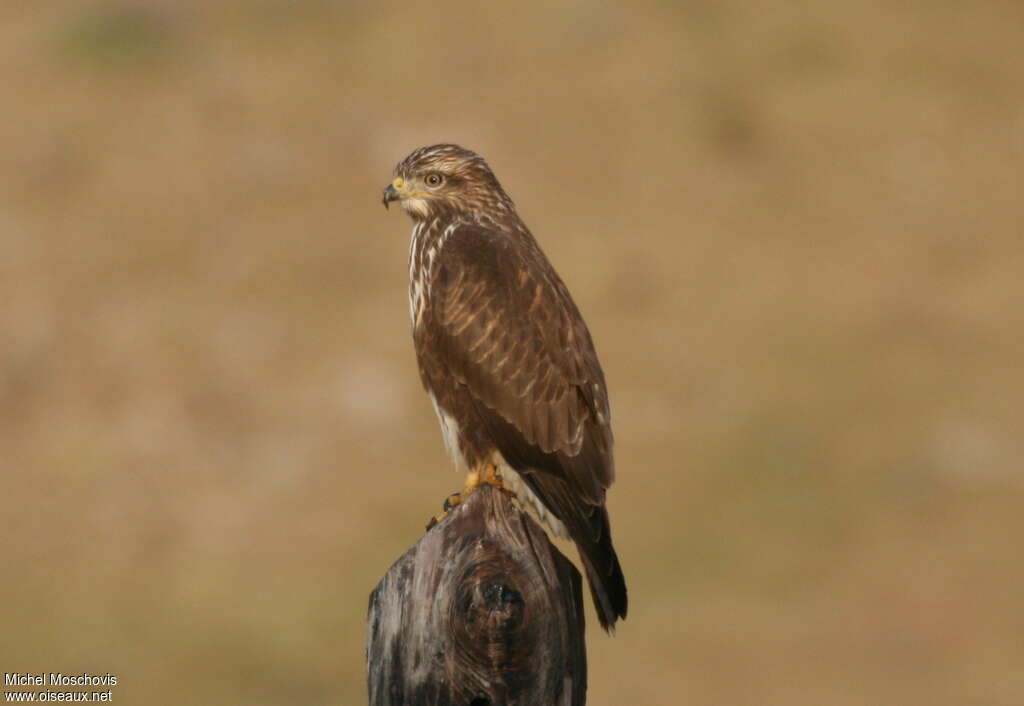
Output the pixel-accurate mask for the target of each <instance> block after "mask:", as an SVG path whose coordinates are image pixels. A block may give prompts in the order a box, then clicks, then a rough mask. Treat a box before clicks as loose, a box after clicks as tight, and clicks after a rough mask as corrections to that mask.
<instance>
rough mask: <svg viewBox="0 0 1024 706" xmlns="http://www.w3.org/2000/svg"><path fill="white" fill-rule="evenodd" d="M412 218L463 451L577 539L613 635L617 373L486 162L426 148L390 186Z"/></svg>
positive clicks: (429, 317)
mask: <svg viewBox="0 0 1024 706" xmlns="http://www.w3.org/2000/svg"><path fill="white" fill-rule="evenodd" d="M392 201H399V202H401V205H402V208H403V209H404V210H405V212H406V213H408V214H409V216H410V217H411V218H412V220H413V223H414V226H413V230H412V245H411V248H410V253H409V280H410V286H409V307H410V314H411V317H412V325H413V341H414V343H415V347H416V358H417V360H418V362H419V371H420V377H421V379H422V381H423V386H424V387H425V388H426V390H427V392H428V394H429V395H430V399H431V400H432V401H433V403H434V408H435V409H436V410H437V416H438V419H439V420H440V423H441V431H442V433H443V435H444V440H445V443H446V445H447V448H448V452H449V454H450V455H451V456H452V458H453V459H454V460H455V463H456V465H457V466H458V467H459V468H460V469H462V470H465V471H466V472H467V474H468V481H467V487H466V492H471V491H472V489H473V488H474V487H476V486H477V485H478V484H479V483H481V482H490V483H494V484H496V485H503V486H504V487H506V488H507V489H509V490H511V491H512V492H513V493H514V494H515V495H516V497H517V499H518V500H519V501H520V502H521V503H522V504H524V505H526V506H529V507H530V508H531V509H532V510H533V511H534V512H535V513H536V514H537V515H538V516H540V518H541V519H542V520H543V521H545V522H546V523H547V524H548V525H549V526H550V527H551V528H552V530H553V531H554V532H555V533H556V534H559V535H561V536H563V537H568V538H571V539H572V540H573V542H575V543H576V547H577V548H578V549H579V552H580V557H581V559H582V561H583V565H584V567H585V569H586V573H587V578H588V581H589V584H590V590H591V595H592V596H593V599H594V605H595V607H596V608H597V615H598V618H599V619H600V621H601V626H602V627H603V628H604V629H605V630H607V631H609V632H611V630H612V628H613V627H614V625H615V621H616V620H618V619H619V618H625V617H626V607H627V600H626V583H625V579H624V578H623V575H622V568H621V567H620V566H619V559H618V557H617V556H616V554H615V549H614V548H613V547H612V536H611V528H610V526H609V524H608V512H607V510H606V509H605V491H606V490H607V488H608V487H609V486H610V485H611V484H612V481H613V480H614V478H615V467H614V463H613V460H612V429H611V415H610V413H609V410H608V395H607V392H606V389H605V381H604V373H603V372H602V370H601V365H600V363H599V362H598V360H597V353H596V352H595V351H594V344H593V342H592V341H591V338H590V332H589V331H588V330H587V326H586V324H585V323H584V322H583V317H582V316H581V315H580V312H579V310H578V309H577V308H576V304H575V303H574V302H573V300H572V297H571V296H570V295H569V290H568V289H566V287H565V284H563V283H562V280H561V278H560V277H559V276H558V274H557V273H556V272H555V269H554V268H553V267H552V266H551V263H550V262H548V259H547V257H546V256H545V255H544V253H543V252H542V251H541V249H540V246H539V245H538V244H537V241H536V240H535V239H534V237H533V235H531V233H530V231H529V229H527V227H526V225H525V224H524V223H523V221H522V220H521V219H520V218H519V216H518V214H517V213H516V210H515V206H514V204H513V203H512V199H511V198H509V196H508V194H506V193H505V190H504V189H502V187H501V184H499V183H498V180H497V178H496V177H495V176H494V173H493V172H492V171H491V169H490V167H488V166H487V163H486V162H485V161H484V160H483V158H482V157H480V156H479V155H477V154H476V153H474V152H471V151H470V150H467V149H463V148H462V147H459V146H457V145H447V144H443V145H433V146H430V147H422V148H420V149H418V150H416V151H414V152H413V153H412V154H410V155H409V156H408V157H406V158H405V159H403V160H402V161H401V162H400V163H399V164H398V166H397V167H396V168H395V171H394V180H393V181H392V182H391V184H389V185H388V186H387V188H385V189H384V205H385V206H387V205H388V204H389V203H391V202H392Z"/></svg>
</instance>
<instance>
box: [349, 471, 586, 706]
mask: <svg viewBox="0 0 1024 706" xmlns="http://www.w3.org/2000/svg"><path fill="white" fill-rule="evenodd" d="M583 628H584V625H583V602H582V590H581V583H580V574H579V572H578V571H577V570H576V568H575V567H574V566H573V565H572V563H571V562H570V561H569V560H568V559H566V558H565V557H564V556H563V555H562V554H561V553H560V552H559V551H558V550H557V549H555V547H554V546H552V544H551V542H550V541H549V540H548V537H547V534H546V533H545V532H544V530H543V529H541V528H540V527H539V526H538V525H537V523H536V522H534V520H533V519H532V518H531V517H530V516H529V515H527V514H526V513H524V512H523V511H521V510H520V509H519V508H518V507H516V505H515V504H514V503H513V502H512V500H511V499H510V498H509V496H508V495H507V494H506V493H504V492H502V491H500V490H498V489H496V488H494V487H493V486H489V485H484V486H481V487H480V488H478V489H477V490H476V491H475V492H473V493H472V494H471V495H470V496H469V497H468V498H467V499H466V500H465V501H464V502H463V503H462V504H461V505H459V506H458V507H456V508H455V509H454V510H452V511H451V512H450V513H449V514H448V516H447V517H446V518H445V519H444V520H442V521H441V522H440V523H439V524H438V525H436V526H435V527H433V528H432V529H431V530H430V531H428V532H427V534H426V535H425V536H424V537H423V538H422V539H420V541H419V542H417V543H416V545H415V546H413V547H412V548H411V549H410V550H409V551H407V552H406V553H405V554H404V555H403V556H402V558H400V559H399V560H398V561H397V562H395V564H394V565H393V566H392V567H391V568H390V569H389V570H388V572H387V574H386V575H385V576H384V578H383V579H382V580H381V582H380V583H379V584H378V585H377V588H376V589H375V590H374V591H373V593H372V594H371V595H370V610H369V616H368V634H367V641H366V666H367V673H368V681H369V691H370V706H428V705H429V706H513V705H518V706H540V705H543V706H548V705H551V706H582V705H583V704H584V703H585V702H586V689H587V659H586V651H585V647H584V640H583Z"/></svg>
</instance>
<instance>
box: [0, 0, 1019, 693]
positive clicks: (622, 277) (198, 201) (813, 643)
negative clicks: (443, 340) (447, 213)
mask: <svg viewBox="0 0 1024 706" xmlns="http://www.w3.org/2000/svg"><path fill="white" fill-rule="evenodd" d="M1022 47H1024V9H1022V6H1021V4H1020V3H1019V2H1016V1H1009V0H1007V1H1002V2H1001V1H995V0H992V1H989V0H980V1H978V2H956V1H946V2H942V1H939V0H934V1H926V0H905V1H904V2H899V3H892V2H864V3H852V2H838V1H837V0H824V1H823V2H816V3H812V2H790V1H785V0H765V1H764V2H758V3H747V2H740V1H739V0H722V1H720V2H711V1H709V0H693V1H691V2H678V3H676V2H639V3H615V2H595V3H586V2H570V3H555V4H548V3H543V2H523V3H515V4H504V3H503V4H490V3H477V2H468V1H467V2H450V3H448V2H435V3H410V2H377V3H358V4H357V3H353V4H346V3H341V2H328V1H327V0H293V1H291V2H288V1H286V0H257V1H255V2H241V1H240V0H237V1H235V0H230V1H228V0H226V1H223V2H201V1H200V0H187V1H184V2H172V1H171V0H150V1H148V2H141V1H140V2H110V1H103V0H101V1H99V2H72V1H71V0H67V1H60V2H57V1H51V2H38V1H35V2H30V1H28V0H4V2H3V3H2V5H0V87H2V88H0V92H2V96H3V98H2V106H3V107H2V111H0V473H2V475H0V485H2V488H0V496H2V500H0V507H2V532H0V577H2V578H0V632H2V638H0V670H2V671H7V672H9V671H34V672H38V671H58V670H61V671H64V672H72V673H81V672H83V671H88V672H93V673H97V672H98V673H106V672H112V673H114V674H116V675H117V676H118V677H119V685H118V686H117V687H114V699H115V702H120V703H126V704H146V705H149V704H154V705H156V704H179V703H190V704H211V705H214V704H216V705H225V704H227V705H230V704H252V705H275V704H342V705H347V704H360V703H364V702H365V686H364V665H363V639H364V626H363V620H364V615H365V610H366V605H367V596H368V594H369V592H370V590H371V589H372V588H373V586H374V585H375V584H376V582H377V580H378V579H379V578H380V577H381V576H382V575H383V574H384V572H385V571H386V569H387V567H388V566H389V564H390V563H391V561H393V560H394V559H395V558H397V557H398V556H399V555H400V553H401V552H402V551H403V550H404V549H406V548H407V547H408V546H410V545H411V544H412V543H413V542H414V541H415V540H416V539H417V538H418V537H419V536H420V534H421V532H422V529H423V525H424V523H425V521H426V520H427V519H428V517H429V516H430V515H432V514H433V513H435V512H436V511H438V509H439V508H440V504H441V501H442V500H443V498H444V497H445V496H446V495H447V494H448V493H449V492H451V491H453V490H455V489H456V488H458V487H459V486H460V485H461V482H462V479H461V478H459V477H458V476H457V475H455V474H454V472H453V471H452V470H451V464H450V462H449V461H448V459H447V458H446V457H445V454H444V450H443V445H442V442H441V437H440V434H439V432H438V429H437V427H436V421H435V418H434V413H433V410H432V409H431V407H430V404H429V402H428V401H427V398H426V396H425V395H424V394H423V393H422V391H421V389H420V385H419V381H418V379H417V376H416V372H415V364H414V358H413V352H412V345H411V341H410V336H409V323H408V311H407V293H406V278H407V262H406V258H407V252H408V235H409V230H410V225H409V223H408V220H407V219H406V218H405V216H404V215H402V214H401V213H396V212H395V210H394V209H392V212H391V213H387V212H385V211H384V209H383V208H382V207H381V204H380V191H381V189H382V188H383V186H384V185H385V184H386V183H387V182H388V180H389V179H390V174H391V169H392V167H393V165H394V164H395V163H396V162H397V161H398V160H399V159H400V158H402V157H403V156H404V155H405V154H406V153H407V152H409V151H410V150H411V149H413V148H415V147H417V146H420V145H422V144H427V143H431V142H437V141H456V142H459V143H461V144H463V145H465V146H467V147H471V148H473V149H476V150H477V151H479V152H481V153H482V154H483V155H484V156H485V157H486V158H487V159H488V160H489V161H490V163H491V164H492V166H493V167H494V169H495V171H496V172H497V174H498V175H499V177H500V178H501V180H502V181H503V183H504V185H505V186H506V188H507V189H508V191H509V192H510V193H511V195H512V197H513V198H514V199H515V200H516V202H517V204H518V206H519V209H520V212H521V214H522V215H523V217H524V218H525V220H526V222H527V223H528V224H529V225H530V226H531V228H532V229H533V230H534V232H535V234H536V235H537V237H538V238H539V239H540V241H541V243H542V244H543V246H544V247H545V249H546V250H547V252H548V254H549V255H550V257H551V259H552V260H553V262H554V263H555V265H556V266H557V267H558V269H559V271H560V272H561V273H562V275H563V277H564V279H565V280H566V282H567V283H568V285H569V287H570V288H571V289H572V291H573V293H574V295H575V297H576V299H577V301H578V303H579V305H580V307H581V309H582V310H583V312H584V314H585V316H586V317H587V320H588V322H589V324H590V327H591V330H592V332H593V335H594V338H595V340H596V343H597V346H598V351H599V353H600V355H601V358H602V361H603V363H604V367H605V370H606V373H607V377H608V381H609V386H610V392H611V400H612V408H613V416H614V421H615V430H616V435H617V442H618V443H617V459H618V471H619V478H618V482H617V483H616V485H615V486H614V488H613V490H612V492H611V494H610V496H609V506H610V509H611V513H612V520H613V526H614V529H615V536H616V544H617V546H618V548H619V551H620V554H621V557H622V562H623V566H624V567H625V570H626V575H627V579H628V581H629V586H630V597H631V601H632V602H631V609H630V615H629V619H628V620H627V621H626V622H625V623H623V624H622V626H621V628H620V630H619V631H618V634H617V636H616V637H615V638H614V639H610V638H607V637H605V636H604V635H602V634H601V633H600V631H599V630H598V629H597V627H596V621H595V620H594V619H593V614H592V613H590V614H589V615H590V620H589V634H588V643H589V659H590V666H591V676H590V701H589V703H590V704H591V705H592V706H603V705H621V704H634V705H637V706H640V705H646V704H668V705H675V704H708V705H720V704H752V705H757V706H769V705H779V706H799V705H807V706H820V705H822V704H827V705H829V706H848V705H849V706H853V705H858V706H861V705H863V706H877V705H879V704H906V705H908V706H909V705H911V704H928V705H929V706H967V705H971V706H975V705H977V706H1018V705H1019V704H1021V703H1024V639H1022V637H1021V636H1022V634H1024V595H1022V590H1021V589H1022V586H1024V552H1022V547H1021V537H1022V533H1024V477H1022V467H1021V466H1022V458H1024V441H1022V434H1021V431H1022V429H1024V422H1022V419H1021V416H1022V410H1024V363H1022V354H1024V314H1022V311H1024V309H1022V304H1024V199H1022V185H1021V181H1022V175H1024V48H1022ZM588 610H589V608H588Z"/></svg>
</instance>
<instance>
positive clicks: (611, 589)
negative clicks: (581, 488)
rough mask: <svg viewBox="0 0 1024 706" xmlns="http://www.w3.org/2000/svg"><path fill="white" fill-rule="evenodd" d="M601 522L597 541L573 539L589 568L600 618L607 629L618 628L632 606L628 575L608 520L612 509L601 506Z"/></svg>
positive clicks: (587, 569)
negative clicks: (622, 564) (626, 576)
mask: <svg viewBox="0 0 1024 706" xmlns="http://www.w3.org/2000/svg"><path fill="white" fill-rule="evenodd" d="M597 514H599V515H600V517H599V518H598V519H599V520H600V522H601V529H602V532H601V536H600V539H598V540H597V541H596V542H594V541H588V539H582V538H581V539H582V541H581V539H577V538H576V537H575V536H574V537H573V539H574V540H575V542H576V548H577V549H578V550H579V552H580V558H581V559H582V561H583V566H584V568H585V569H586V571H587V583H588V584H590V595H591V597H592V598H593V599H594V608H596V609H597V619H598V620H599V621H600V623H601V627H602V628H604V630H605V632H608V633H611V632H614V630H615V622H616V621H617V620H619V619H620V618H621V619H625V617H626V612H627V610H628V608H629V598H628V595H627V593H626V578H625V576H623V574H622V566H620V565H619V557H618V555H617V554H616V553H615V548H614V547H613V546H612V533H611V527H610V526H609V523H608V512H607V510H605V509H604V507H600V508H597Z"/></svg>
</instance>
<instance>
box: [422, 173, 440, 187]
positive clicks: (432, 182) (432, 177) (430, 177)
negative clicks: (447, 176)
mask: <svg viewBox="0 0 1024 706" xmlns="http://www.w3.org/2000/svg"><path fill="white" fill-rule="evenodd" d="M442 181H444V178H443V177H442V176H441V175H440V174H438V173H436V172H435V173H433V174H427V178H426V182H427V186H441V182H442Z"/></svg>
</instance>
